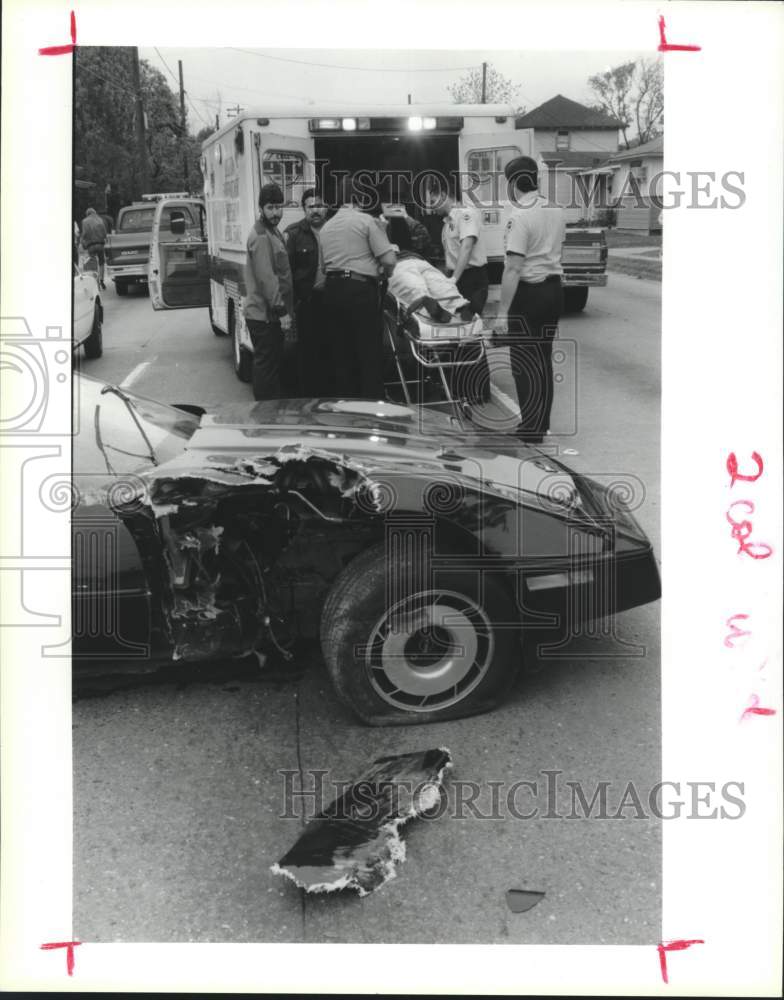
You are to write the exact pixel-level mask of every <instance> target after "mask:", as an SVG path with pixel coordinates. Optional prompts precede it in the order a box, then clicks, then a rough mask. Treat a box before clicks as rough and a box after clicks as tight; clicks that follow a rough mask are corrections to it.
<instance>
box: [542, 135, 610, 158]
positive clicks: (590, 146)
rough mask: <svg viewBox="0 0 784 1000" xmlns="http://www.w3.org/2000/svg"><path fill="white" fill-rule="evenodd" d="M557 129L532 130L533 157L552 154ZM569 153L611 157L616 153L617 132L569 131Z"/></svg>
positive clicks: (554, 147)
mask: <svg viewBox="0 0 784 1000" xmlns="http://www.w3.org/2000/svg"><path fill="white" fill-rule="evenodd" d="M557 136H558V129H557V128H552V129H539V128H537V129H535V130H534V155H536V154H537V153H552V152H553V150H555V149H556V138H557ZM569 151H570V152H573V153H593V152H595V153H596V154H597V155H602V154H604V153H606V154H607V155H611V154H612V153H617V152H618V130H617V129H614V128H610V129H601V128H592V129H569Z"/></svg>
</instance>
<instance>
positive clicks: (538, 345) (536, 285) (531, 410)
mask: <svg viewBox="0 0 784 1000" xmlns="http://www.w3.org/2000/svg"><path fill="white" fill-rule="evenodd" d="M504 173H505V175H506V179H507V181H508V185H509V198H510V200H511V201H512V206H513V207H512V214H511V216H510V218H509V221H508V222H507V224H506V234H505V236H504V249H505V251H506V261H505V264H504V273H503V276H502V278H501V298H500V302H499V306H498V317H497V319H496V323H495V327H494V329H495V333H496V335H497V336H498V337H500V338H502V342H503V340H504V339H507V340H508V343H509V354H510V357H511V362H512V374H513V376H514V381H515V386H516V388H517V398H518V402H519V404H520V426H519V428H518V431H517V434H518V437H520V438H521V439H522V440H523V441H528V442H531V443H533V444H538V443H540V442H541V441H542V440H543V437H544V435H545V434H546V433H547V431H548V430H549V429H550V410H551V409H552V405H553V339H554V337H555V335H556V333H557V332H558V320H559V318H560V315H561V313H562V312H563V291H562V290H561V275H562V274H563V269H562V267H561V245H562V244H563V240H564V233H565V222H564V213H563V209H562V208H559V206H558V205H553V204H550V203H549V202H548V201H547V199H546V198H543V197H542V196H541V195H540V194H539V192H538V190H537V182H538V168H537V165H536V161H535V160H532V159H531V158H530V156H518V157H517V158H516V159H514V160H511V161H510V162H509V163H507V165H506V167H505V168H504Z"/></svg>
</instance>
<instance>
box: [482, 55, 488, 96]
mask: <svg viewBox="0 0 784 1000" xmlns="http://www.w3.org/2000/svg"><path fill="white" fill-rule="evenodd" d="M482 104H487V63H486V62H483V63H482Z"/></svg>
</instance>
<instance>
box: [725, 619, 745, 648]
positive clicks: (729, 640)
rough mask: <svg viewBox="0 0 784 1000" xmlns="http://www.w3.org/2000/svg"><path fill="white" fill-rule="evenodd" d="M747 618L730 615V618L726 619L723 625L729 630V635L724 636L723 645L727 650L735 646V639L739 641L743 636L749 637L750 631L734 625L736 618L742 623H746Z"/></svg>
mask: <svg viewBox="0 0 784 1000" xmlns="http://www.w3.org/2000/svg"><path fill="white" fill-rule="evenodd" d="M748 617H749V616H748V615H732V617H730V618H728V619H727V620H726V622H725V623H724V624H725V625H726V626H727V628H728V629H729V630H730V634H729V635H725V636H724V645H725V646H727V648H728V649H732V647H733V646H734V645H735V640H736V639H740V638H742V637H743V636H744V635H751V632H750V631H748V630H747V629H744V628H738V626H737V625H736V624H735V619H736V618H742V619H743V621H746V619H747V618H748Z"/></svg>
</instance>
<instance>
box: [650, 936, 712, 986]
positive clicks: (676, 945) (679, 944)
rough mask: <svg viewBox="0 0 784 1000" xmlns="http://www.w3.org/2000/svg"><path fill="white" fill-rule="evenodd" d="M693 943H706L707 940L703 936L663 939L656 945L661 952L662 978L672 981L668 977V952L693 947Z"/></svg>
mask: <svg viewBox="0 0 784 1000" xmlns="http://www.w3.org/2000/svg"><path fill="white" fill-rule="evenodd" d="M693 944H705V942H704V941H703V940H702V939H701V938H694V940H692V941H662V942H661V943H660V944H657V945H656V950H657V951H658V952H659V965H660V966H661V974H662V979H663V980H664V982H665V983H669V981H670V980H669V979H668V978H667V952H668V951H685V950H686V948H691V946H692V945H693Z"/></svg>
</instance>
